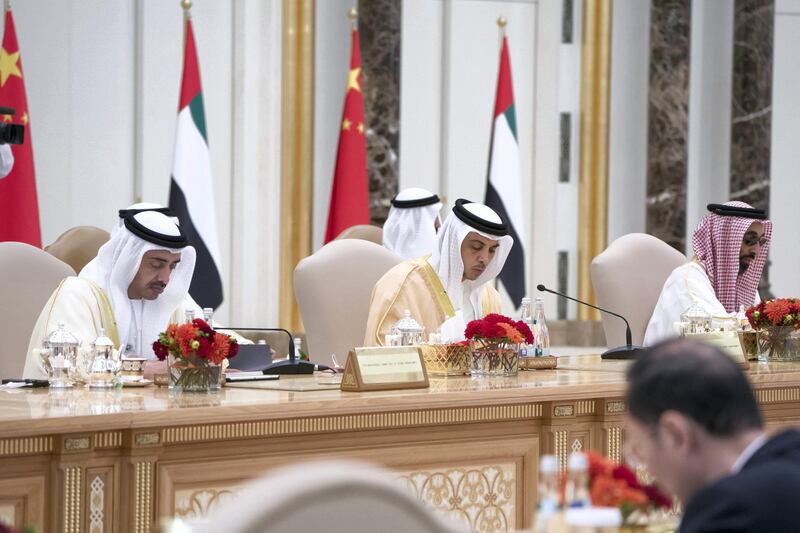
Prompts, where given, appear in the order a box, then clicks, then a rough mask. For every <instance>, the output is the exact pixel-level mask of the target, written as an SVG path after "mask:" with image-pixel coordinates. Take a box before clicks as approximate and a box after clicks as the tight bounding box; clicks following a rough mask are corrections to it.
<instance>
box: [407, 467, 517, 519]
mask: <svg viewBox="0 0 800 533" xmlns="http://www.w3.org/2000/svg"><path fill="white" fill-rule="evenodd" d="M398 474H399V475H398ZM398 474H396V475H398V480H400V481H401V482H402V484H403V486H404V487H405V488H407V489H408V491H409V492H410V493H411V494H412V495H413V496H414V497H415V498H416V499H418V500H419V501H420V502H422V503H424V504H425V505H426V507H429V508H432V509H434V510H435V511H436V512H437V514H442V515H446V516H447V517H448V519H450V520H452V521H453V522H454V523H455V524H459V525H461V526H462V527H460V528H459V529H460V530H463V531H514V530H516V528H517V527H519V526H520V525H521V524H518V523H517V515H520V516H521V514H520V513H518V512H517V510H518V507H517V504H518V503H522V502H521V501H518V499H517V491H518V490H519V489H520V488H521V487H522V485H523V483H522V482H521V480H520V479H519V478H518V475H517V465H516V464H515V463H513V462H510V463H487V464H477V465H459V466H457V467H449V466H436V467H430V468H426V469H423V470H410V471H403V472H400V473H398Z"/></svg>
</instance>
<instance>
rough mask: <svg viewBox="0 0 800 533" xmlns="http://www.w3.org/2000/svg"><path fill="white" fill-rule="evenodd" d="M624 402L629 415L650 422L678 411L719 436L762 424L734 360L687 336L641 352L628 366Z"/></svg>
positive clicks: (745, 382)
mask: <svg viewBox="0 0 800 533" xmlns="http://www.w3.org/2000/svg"><path fill="white" fill-rule="evenodd" d="M626 402H627V405H628V412H629V413H630V414H631V416H633V417H634V418H635V419H637V420H638V421H639V422H641V423H643V424H645V425H647V426H651V427H654V426H656V424H657V423H658V421H659V419H660V418H661V415H662V414H663V413H664V412H665V411H677V412H679V413H682V414H684V415H686V416H688V417H689V418H691V419H693V420H694V421H695V422H697V423H698V424H699V425H700V426H701V427H703V428H704V429H705V430H706V431H707V432H708V433H710V434H711V435H715V436H718V437H728V436H733V435H737V434H739V433H741V432H742V431H745V430H748V429H760V428H761V427H762V421H761V413H760V412H759V410H758V404H757V403H756V399H755V396H754V394H753V389H752V388H751V387H750V383H749V382H748V381H747V378H746V377H745V375H744V373H743V372H742V371H741V370H740V369H739V366H738V365H737V364H736V362H735V361H734V360H733V359H732V358H731V357H730V356H729V355H727V354H725V353H724V352H722V351H721V350H720V349H719V348H716V347H713V346H710V345H708V344H702V343H699V342H696V341H690V340H686V339H673V340H668V341H664V342H662V343H659V344H656V345H654V346H652V347H650V348H647V349H645V350H642V351H641V352H639V354H638V357H637V359H636V361H635V362H634V363H633V365H632V366H631V367H630V368H629V369H628V392H627V395H626Z"/></svg>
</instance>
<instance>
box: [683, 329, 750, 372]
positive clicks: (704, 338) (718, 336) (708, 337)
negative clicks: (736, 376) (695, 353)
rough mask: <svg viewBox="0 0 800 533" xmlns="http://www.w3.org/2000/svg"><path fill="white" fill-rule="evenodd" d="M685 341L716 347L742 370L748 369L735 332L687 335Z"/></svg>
mask: <svg viewBox="0 0 800 533" xmlns="http://www.w3.org/2000/svg"><path fill="white" fill-rule="evenodd" d="M686 338H687V339H692V340H697V341H701V342H705V343H708V344H711V345H713V346H716V347H717V348H719V349H721V350H722V351H723V352H725V353H727V354H728V355H730V356H731V357H733V360H734V361H736V362H737V363H739V364H740V365H742V366H743V367H744V368H750V363H749V362H748V360H747V357H745V356H744V351H743V350H742V344H741V343H740V342H739V333H738V332H736V331H713V332H710V333H689V334H687V335H686Z"/></svg>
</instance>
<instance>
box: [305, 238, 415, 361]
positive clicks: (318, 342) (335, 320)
mask: <svg viewBox="0 0 800 533" xmlns="http://www.w3.org/2000/svg"><path fill="white" fill-rule="evenodd" d="M398 263H400V258H399V257H397V256H396V255H394V254H393V253H392V252H390V251H389V250H387V249H386V248H384V247H383V246H380V245H378V244H375V243H372V242H367V241H363V240H360V239H342V240H335V241H332V242H329V243H328V244H326V245H325V246H323V247H322V248H320V249H319V250H318V251H317V252H316V253H315V254H313V255H311V256H309V257H306V258H305V259H303V260H302V261H300V262H299V263H298V264H297V268H295V269H294V292H295V296H296V297H297V303H298V304H299V305H300V315H301V316H302V318H303V325H304V326H305V330H306V341H307V342H308V353H309V354H310V356H311V358H312V359H313V360H314V361H315V362H319V363H322V364H330V362H332V361H331V354H336V359H337V361H338V362H339V363H340V364H342V365H343V364H344V363H345V361H346V359H347V353H348V352H349V351H350V350H351V349H353V348H354V347H356V346H361V345H362V344H363V343H364V332H365V331H366V327H367V316H368V315H369V304H370V300H371V297H372V288H373V287H374V286H375V283H377V281H378V280H379V279H380V278H381V276H383V275H384V274H385V273H386V272H387V271H388V270H389V269H390V268H392V267H393V266H395V265H397V264H398Z"/></svg>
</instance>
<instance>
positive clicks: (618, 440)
mask: <svg viewBox="0 0 800 533" xmlns="http://www.w3.org/2000/svg"><path fill="white" fill-rule="evenodd" d="M606 432H607V436H608V440H607V441H606V447H607V450H606V455H608V458H609V459H611V460H613V461H616V462H618V463H620V462H622V428H621V427H617V426H613V427H610V428H608V429H607V430H606Z"/></svg>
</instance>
